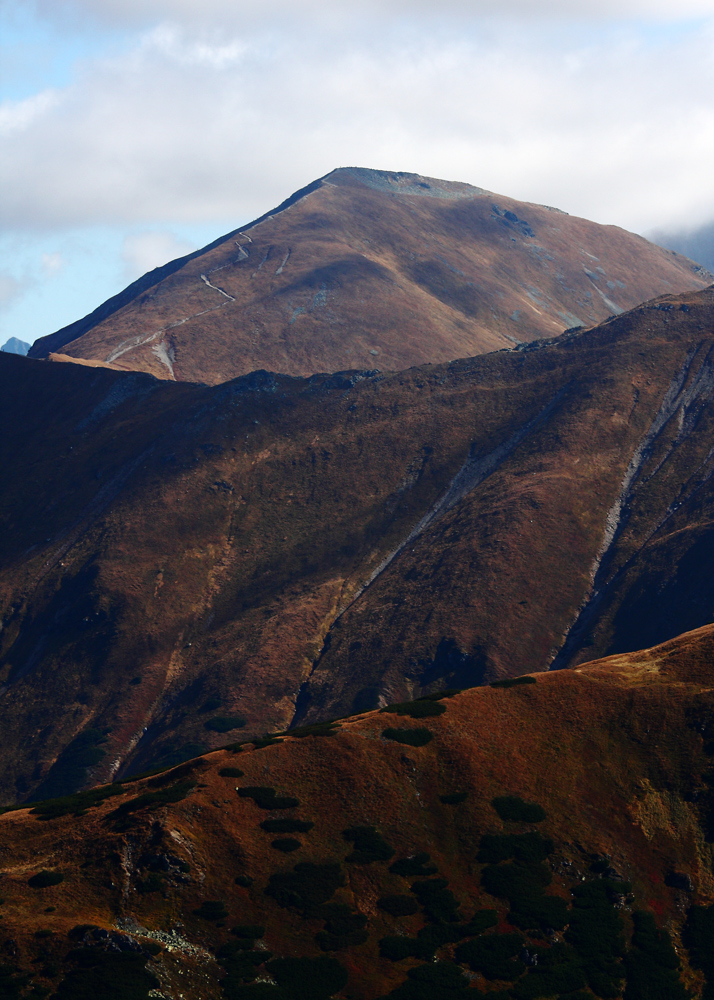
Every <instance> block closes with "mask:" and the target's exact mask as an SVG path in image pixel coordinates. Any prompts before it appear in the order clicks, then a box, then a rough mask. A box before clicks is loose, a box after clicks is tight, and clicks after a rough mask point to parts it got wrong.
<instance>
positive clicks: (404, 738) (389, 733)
mask: <svg viewBox="0 0 714 1000" xmlns="http://www.w3.org/2000/svg"><path fill="white" fill-rule="evenodd" d="M382 736H383V737H384V738H385V740H394V742H395V743H404V744H405V745H406V746H410V747H424V746H426V745H427V743H430V742H431V741H432V740H433V739H434V734H433V733H432V732H430V730H428V729H385V730H383V732H382Z"/></svg>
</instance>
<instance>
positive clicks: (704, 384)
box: [549, 347, 714, 670]
mask: <svg viewBox="0 0 714 1000" xmlns="http://www.w3.org/2000/svg"><path fill="white" fill-rule="evenodd" d="M698 351H699V347H696V348H692V349H691V350H690V351H689V352H688V354H687V356H686V358H685V360H684V363H683V365H682V367H681V369H680V371H679V372H678V373H677V374H676V375H675V376H674V378H673V379H672V381H671V382H670V384H669V387H668V388H667V391H666V392H665V394H664V397H663V399H662V402H661V404H660V407H659V409H658V410H657V413H656V414H655V416H654V419H653V420H652V423H651V424H650V426H649V428H648V429H647V431H646V433H645V434H644V436H643V437H642V439H641V440H640V442H639V444H638V445H637V447H636V448H635V451H634V453H633V455H632V457H631V458H630V461H629V464H628V466H627V470H626V472H625V476H624V478H623V480H622V484H621V486H620V492H619V494H618V496H617V499H616V500H615V502H614V503H613V505H612V506H611V508H610V510H609V511H608V513H607V517H606V518H605V531H604V535H603V540H602V542H601V545H600V549H599V551H598V554H597V555H596V557H595V559H594V560H593V564H592V566H591V568H590V579H591V586H590V590H589V592H588V593H587V594H586V596H585V598H584V599H583V602H582V604H581V606H580V608H579V610H578V612H577V614H576V616H575V618H574V619H573V621H572V623H571V625H570V626H569V627H568V629H567V631H566V632H565V633H564V641H563V644H562V646H561V647H560V650H559V651H558V652H557V654H556V655H555V657H554V658H553V660H552V662H551V664H550V668H549V669H550V670H562V669H563V668H565V667H567V665H568V663H569V662H570V660H571V658H572V656H573V655H574V654H575V652H576V650H577V647H578V645H579V643H580V642H581V640H582V639H583V638H584V636H585V635H586V634H587V632H588V630H589V628H590V627H591V626H592V624H593V623H594V621H595V619H596V617H597V613H598V611H599V609H600V607H601V605H602V602H603V599H604V597H605V595H606V594H607V593H608V592H609V591H610V589H611V588H612V586H613V585H614V584H615V583H616V581H618V580H619V579H621V578H622V576H623V575H624V573H625V572H626V570H627V569H628V567H629V566H631V565H632V563H633V562H634V560H635V559H636V558H637V557H638V556H639V554H640V553H641V552H642V550H643V549H644V547H645V546H646V545H647V543H648V542H649V541H650V539H651V538H652V537H653V536H654V535H655V534H656V533H657V532H658V531H659V530H660V528H661V527H662V526H663V525H664V524H665V522H666V521H668V520H669V518H670V517H671V516H672V515H673V514H674V512H675V510H676V509H677V508H678V507H679V506H680V502H679V501H675V502H674V503H673V504H672V505H671V506H670V507H669V508H668V510H667V511H666V512H665V514H664V516H663V517H662V518H661V519H660V521H659V522H658V523H657V524H656V525H655V527H654V528H653V529H652V531H650V533H649V534H648V535H647V537H646V538H645V540H644V541H643V542H642V544H641V545H640V546H638V548H637V550H636V551H635V552H634V553H633V554H632V555H631V556H630V558H629V559H628V560H627V561H626V562H625V563H624V564H623V565H622V566H621V567H620V569H619V570H618V571H617V572H616V573H615V574H614V575H613V576H612V578H611V579H609V580H608V579H606V578H607V574H608V571H609V568H610V565H611V563H612V559H613V556H614V552H615V546H616V543H617V541H618V539H619V538H620V536H621V535H622V532H623V530H624V528H625V526H626V525H627V522H628V520H629V514H630V504H631V501H632V499H633V496H634V494H635V489H636V486H637V485H638V483H639V482H640V477H641V473H642V470H643V468H644V466H645V464H646V463H647V461H648V460H649V458H650V457H651V455H652V451H653V449H654V446H655V443H656V441H657V439H658V438H659V436H660V434H661V433H662V431H663V430H664V428H665V427H666V425H667V424H668V423H669V421H670V420H671V419H672V418H673V417H674V416H675V414H677V412H678V411H679V429H678V432H677V435H676V437H675V439H674V440H673V442H672V443H671V444H670V446H669V448H668V449H667V452H666V453H665V455H664V456H663V457H662V459H661V460H660V462H659V463H658V464H657V466H656V468H655V469H653V470H652V472H651V473H650V474H649V476H648V477H647V479H646V480H643V483H644V482H649V481H650V480H651V479H652V478H654V476H655V475H656V474H657V472H659V470H660V469H661V468H662V466H663V465H664V464H665V462H666V461H667V460H668V458H669V457H670V456H671V454H672V453H673V451H674V450H675V448H677V447H679V445H680V444H681V443H682V441H684V440H685V439H686V438H687V437H688V436H689V434H691V432H692V431H693V430H694V427H695V426H696V422H697V419H698V413H697V411H696V409H695V406H696V404H700V405H701V404H703V403H705V402H708V401H709V400H711V399H712V398H714V366H713V363H712V358H713V355H714V348H710V349H709V351H708V352H707V354H706V356H705V358H704V360H703V361H702V363H701V365H700V366H699V368H698V370H697V371H696V373H695V374H694V376H693V377H692V379H691V381H690V382H689V385H687V384H686V383H687V379H688V376H689V374H690V371H691V367H692V364H693V362H694V359H695V357H696V355H697V353H698ZM713 452H714V449H713V450H711V451H710V452H709V453H708V455H707V456H706V458H705V459H704V462H703V463H702V464H701V465H700V466H699V468H698V469H697V470H696V471H697V472H699V471H700V470H701V469H702V468H703V467H704V466H705V465H706V464H707V462H709V461H711V459H712V457H713ZM695 474H696V473H695ZM712 475H714V467H712V469H711V470H710V471H709V473H708V474H707V475H706V477H705V478H704V480H703V481H702V482H700V483H699V485H698V486H697V487H696V490H698V489H700V488H701V486H702V485H703V484H704V482H706V481H708V480H709V479H710V478H711V477H712ZM684 488H685V487H683V488H682V489H683V490H684ZM696 490H695V492H696Z"/></svg>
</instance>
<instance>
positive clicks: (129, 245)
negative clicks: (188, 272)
mask: <svg viewBox="0 0 714 1000" xmlns="http://www.w3.org/2000/svg"><path fill="white" fill-rule="evenodd" d="M196 249H198V248H197V247H195V246H193V245H192V244H191V243H188V242H187V241H186V240H181V239H178V238H177V237H176V236H175V235H174V234H173V233H168V232H144V233H132V234H130V235H129V236H127V237H126V239H125V240H124V248H123V251H122V258H123V260H124V263H125V265H126V280H127V281H133V280H134V279H135V278H138V277H140V276H141V275H142V274H146V272H147V271H152V270H153V269H154V268H155V267H161V265H162V264H166V263H168V261H170V260H175V259H176V258H177V257H183V256H185V255H186V254H187V253H191V252H192V251H193V250H196Z"/></svg>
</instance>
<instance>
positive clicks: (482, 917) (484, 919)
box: [463, 910, 498, 937]
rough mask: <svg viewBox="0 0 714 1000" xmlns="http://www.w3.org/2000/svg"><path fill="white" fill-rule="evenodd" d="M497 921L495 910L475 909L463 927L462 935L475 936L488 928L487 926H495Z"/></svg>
mask: <svg viewBox="0 0 714 1000" xmlns="http://www.w3.org/2000/svg"><path fill="white" fill-rule="evenodd" d="M497 923H498V914H497V913H496V911H495V910H476V912H475V913H474V915H473V916H472V917H471V919H470V920H469V922H468V923H467V924H466V925H465V926H464V928H463V934H464V937H475V936H476V935H477V934H482V933H483V932H484V931H486V930H488V928H489V927H495V926H496V924H497Z"/></svg>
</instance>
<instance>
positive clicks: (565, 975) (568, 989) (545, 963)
mask: <svg viewBox="0 0 714 1000" xmlns="http://www.w3.org/2000/svg"><path fill="white" fill-rule="evenodd" d="M521 954H523V953H521ZM584 986H585V976H584V975H583V970H582V968H581V966H580V962H579V960H578V956H577V954H576V952H575V949H574V948H571V947H570V945H567V944H556V945H554V946H553V947H552V948H547V949H546V950H545V951H541V952H539V953H538V964H537V965H536V966H531V967H530V968H529V970H528V975H527V976H525V977H524V978H523V979H520V980H519V981H518V982H517V983H516V985H515V986H514V987H513V993H512V996H513V998H514V1000H536V998H538V997H551V996H554V995H557V994H561V995H562V994H566V995H567V994H570V993H572V992H573V991H575V990H581V989H582V988H583V987H584ZM590 1000H592V997H590Z"/></svg>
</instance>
